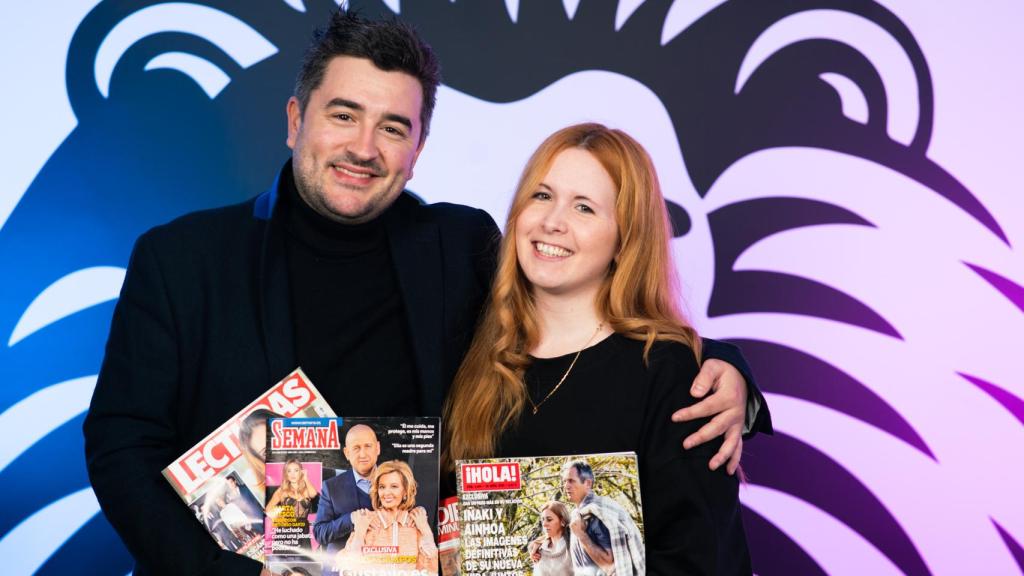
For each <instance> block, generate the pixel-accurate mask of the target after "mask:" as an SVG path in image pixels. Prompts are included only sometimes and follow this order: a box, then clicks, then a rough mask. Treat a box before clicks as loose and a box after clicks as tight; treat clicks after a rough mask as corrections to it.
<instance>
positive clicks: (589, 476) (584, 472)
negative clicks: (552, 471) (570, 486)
mask: <svg viewBox="0 0 1024 576" xmlns="http://www.w3.org/2000/svg"><path fill="white" fill-rule="evenodd" d="M569 468H575V469H576V474H579V477H580V482H581V483H582V482H585V481H587V480H590V483H591V485H593V483H594V469H593V468H591V467H590V464H587V463H586V462H585V461H583V460H574V461H572V462H569V463H568V464H566V465H565V471H566V472H568V471H569Z"/></svg>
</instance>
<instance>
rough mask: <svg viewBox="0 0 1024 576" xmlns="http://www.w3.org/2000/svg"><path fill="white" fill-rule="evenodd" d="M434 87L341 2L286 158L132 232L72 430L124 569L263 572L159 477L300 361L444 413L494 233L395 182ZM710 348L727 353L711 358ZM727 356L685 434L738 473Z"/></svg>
mask: <svg viewBox="0 0 1024 576" xmlns="http://www.w3.org/2000/svg"><path fill="white" fill-rule="evenodd" d="M438 82H439V76H438V64H437V60H436V58H435V57H434V55H433V53H432V51H431V50H430V48H429V46H427V45H425V44H424V43H423V42H422V41H421V40H419V38H417V37H416V35H415V34H414V33H413V32H412V31H411V30H410V29H409V28H407V27H406V26H404V25H402V24H400V23H397V22H367V21H363V20H361V19H359V18H357V17H354V16H352V15H350V14H347V13H345V12H343V11H339V12H338V13H337V14H336V15H335V16H334V17H333V18H332V20H331V22H330V23H329V25H328V26H327V27H326V29H325V30H322V31H320V32H318V33H317V35H316V36H315V37H314V39H313V43H312V45H311V46H310V48H309V50H308V51H307V54H306V56H305V58H304V61H303V63H302V66H301V70H300V73H299V76H298V79H297V82H296V86H295V96H294V97H292V98H291V99H290V100H289V101H288V104H287V109H286V112H287V119H288V139H287V142H288V145H289V146H290V147H291V148H292V151H293V154H292V159H291V161H290V162H288V163H286V164H285V166H284V167H283V168H282V170H281V173H280V175H279V177H278V179H277V181H276V182H275V183H274V185H273V186H272V187H271V188H270V190H268V191H267V192H265V193H264V194H261V195H260V196H258V197H256V198H254V199H252V200H250V201H248V202H245V203H243V204H240V205H236V206H229V207H226V208H221V209H217V210H210V211H205V212H199V213H195V214H190V215H187V216H184V217H182V218H180V219H178V220H176V221H175V222H172V223H170V224H167V225H164V226H159V227H157V228H154V229H153V230H150V231H149V232H147V233H146V234H143V235H142V236H141V237H140V238H139V240H138V242H137V243H136V246H135V249H134V251H133V253H132V258H131V262H130V263H129V267H128V271H127V273H126V276H125V283H124V286H123V288H122V291H121V297H120V300H119V301H118V304H117V308H116V310H115V313H114V318H113V321H112V324H111V331H110V337H109V341H108V343H107V353H106V357H105V358H104V362H103V367H102V369H101V370H100V374H99V378H98V381H97V385H96V391H95V394H94V397H93V402H92V406H91V408H90V412H89V415H88V416H87V418H86V422H85V426H84V429H85V436H86V457H87V462H88V467H89V473H90V479H91V481H92V484H93V488H94V489H95V492H96V495H97V497H98V499H99V501H100V503H101V506H102V508H103V511H104V513H105V514H106V516H107V518H108V520H110V522H111V524H112V525H113V526H114V528H115V529H116V530H117V531H118V532H119V534H120V535H121V537H122V539H123V540H124V542H125V544H126V545H127V547H128V549H129V550H130V551H131V553H132V555H133V556H134V557H135V559H136V561H137V567H136V570H135V574H136V575H137V576H145V575H147V574H156V573H175V574H181V573H183V574H246V575H250V576H255V574H258V573H259V565H258V564H257V563H255V562H253V561H251V560H249V559H246V558H243V557H241V556H238V555H235V554H231V553H227V552H224V551H222V550H220V549H218V548H217V547H216V545H215V544H214V543H213V540H212V539H211V538H210V536H209V535H208V534H207V533H206V532H205V531H204V530H203V529H202V527H201V526H198V525H197V523H196V522H195V520H194V519H193V518H192V517H191V515H190V514H189V512H188V508H187V507H185V506H183V505H182V503H181V501H180V500H178V498H177V497H176V496H175V494H174V492H173V491H172V490H171V489H170V487H169V486H168V485H167V483H166V482H165V481H164V479H163V478H162V476H161V475H160V473H159V472H160V470H161V469H162V468H164V467H165V466H166V465H167V464H168V463H169V462H171V461H173V460H174V459H175V458H176V457H178V456H179V455H180V454H181V453H182V452H184V451H185V450H187V449H188V448H190V447H191V446H192V445H194V444H195V443H196V442H197V441H199V440H200V439H202V438H203V437H204V436H205V435H206V434H208V433H209V432H210V431H211V430H213V429H215V428H216V427H217V426H219V425H220V424H221V423H223V422H224V421H225V420H227V419H228V418H229V417H230V416H232V415H233V414H234V413H235V412H237V410H238V409H239V408H240V407H241V406H244V405H245V404H246V403H248V402H250V401H251V399H252V398H255V397H257V396H258V395H259V394H261V393H262V392H263V391H264V390H265V388H266V387H267V386H268V385H269V383H272V382H276V381H278V380H279V379H280V378H281V377H283V376H284V375H285V374H287V373H288V372H290V371H291V370H293V369H294V368H295V367H296V366H299V365H301V366H302V367H303V368H304V370H305V372H306V373H307V374H308V375H309V376H310V378H311V380H312V381H314V382H316V383H317V387H318V388H319V389H320V391H321V392H322V393H323V395H324V397H325V399H326V400H327V402H328V403H329V404H330V405H331V406H333V407H335V409H336V410H338V411H339V412H342V413H345V414H361V415H391V416H403V415H438V414H440V413H441V403H442V401H443V399H444V396H445V394H446V391H447V388H448V385H449V383H450V382H451V381H452V378H453V377H454V375H455V371H456V370H457V369H458V366H459V363H460V362H461V360H462V357H463V355H464V353H465V351H466V348H467V346H468V343H469V341H470V339H471V338H472V331H473V327H474V326H475V324H476V320H477V315H478V313H479V311H480V308H481V304H482V303H483V300H484V298H485V296H486V293H487V289H488V285H489V283H490V279H491V276H492V274H493V272H494V265H495V253H494V251H495V244H494V242H495V240H496V239H497V237H498V235H499V231H498V228H497V226H496V225H495V224H494V221H493V220H492V219H491V218H490V216H488V215H487V214H486V213H485V212H483V211H481V210H475V209H471V208H468V207H464V206H456V205H450V204H436V205H421V204H419V203H418V202H417V201H416V200H415V199H414V198H413V197H412V196H411V195H409V194H404V193H403V189H404V186H405V183H406V182H407V181H408V180H409V179H410V178H411V177H412V176H413V169H414V167H415V164H416V160H417V158H418V157H419V154H420V152H421V151H422V149H423V145H424V142H425V140H426V135H427V131H428V128H429V125H430V117H431V113H432V111H433V108H434V101H435V97H436V91H437V85H438ZM711 348H712V346H708V349H711ZM723 355H724V356H725V357H730V361H731V362H734V363H737V362H738V363H741V364H742V359H740V358H739V357H738V355H737V354H735V353H734V352H732V351H730V350H729V349H724V350H723V349H722V348H719V353H710V354H708V355H707V356H711V357H714V356H719V357H722V356H723ZM730 355H731V356H730ZM706 364H707V365H709V366H713V367H714V368H715V369H716V370H718V372H719V373H721V371H722V370H723V368H722V367H723V366H724V364H722V363H717V364H716V363H714V362H710V361H709V362H708V363H706ZM728 370H729V371H727V373H726V374H727V375H726V376H725V377H723V378H720V379H718V382H720V384H719V389H718V391H717V392H716V393H715V394H713V395H711V397H709V398H708V399H707V400H705V401H704V402H702V403H700V404H698V405H696V406H692V407H690V408H688V409H687V410H688V412H687V414H688V415H689V416H691V417H700V416H707V415H711V414H713V413H716V412H721V414H719V415H718V416H716V417H715V419H714V420H712V423H711V424H710V425H709V426H705V428H704V429H702V430H703V431H702V432H699V433H698V435H697V437H696V438H691V439H688V440H687V442H688V443H689V442H695V443H699V442H700V441H703V440H707V439H709V438H711V437H717V436H718V435H720V434H721V433H722V432H724V431H726V430H727V429H728V430H729V431H730V434H729V436H728V437H727V440H726V442H725V443H724V444H723V447H722V451H721V452H720V453H719V454H718V455H716V456H715V459H716V460H713V461H712V463H711V464H712V465H720V464H724V463H725V462H726V460H729V462H728V465H729V466H730V467H734V466H735V465H736V463H737V462H738V457H739V452H738V446H739V445H740V440H739V428H740V427H741V426H742V422H743V415H744V412H745V406H746V402H745V395H746V387H745V386H744V385H743V384H742V382H743V378H741V377H739V375H738V373H737V372H736V370H735V369H731V368H729V369H728ZM714 376H715V372H714V371H709V372H702V375H701V376H699V377H698V382H697V383H695V387H700V388H703V389H704V391H705V392H706V391H707V390H708V389H709V388H710V386H711V382H712V380H715V378H714ZM746 376H749V375H748V374H747V375H746ZM747 380H748V381H749V377H748V378H747ZM370 383H372V385H369V384H370ZM755 392H756V389H755ZM723 410H724V411H723ZM758 418H759V420H763V421H764V422H765V428H764V429H765V430H770V425H769V424H768V420H767V415H766V411H765V410H763V409H762V410H761V411H760V412H759V415H758ZM152 517H159V518H161V522H159V523H157V524H156V525H154V524H152V523H151V522H149V519H150V518H152Z"/></svg>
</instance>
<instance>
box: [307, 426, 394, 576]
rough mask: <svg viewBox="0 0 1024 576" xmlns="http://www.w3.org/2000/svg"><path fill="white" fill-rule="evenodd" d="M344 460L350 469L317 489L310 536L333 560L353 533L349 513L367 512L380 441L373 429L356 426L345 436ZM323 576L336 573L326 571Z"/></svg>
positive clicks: (370, 505)
mask: <svg viewBox="0 0 1024 576" xmlns="http://www.w3.org/2000/svg"><path fill="white" fill-rule="evenodd" d="M343 452H344V453H345V459H346V460H348V463H349V464H351V465H352V469H351V470H348V471H345V472H343V473H341V474H339V475H337V476H335V477H334V478H329V479H327V480H325V481H324V483H323V485H322V486H321V487H320V506H319V508H317V511H316V523H315V524H314V525H313V535H314V536H315V537H316V541H317V542H319V543H320V548H321V550H324V551H325V552H326V554H327V557H328V558H333V557H334V556H335V555H336V554H337V553H338V552H339V551H340V550H341V549H342V548H344V547H345V542H346V541H347V540H348V536H349V534H351V533H352V526H353V524H352V512H355V511H356V510H364V509H365V510H369V509H371V508H372V504H371V502H370V476H371V475H373V470H374V468H376V467H377V457H378V456H380V442H379V441H378V440H377V435H376V434H375V433H374V431H373V428H370V427H369V426H366V425H364V424H357V425H355V426H353V427H352V428H350V429H349V431H348V433H347V434H345V447H344V448H343ZM324 566H325V571H324V575H325V576H327V575H328V574H336V572H334V571H333V570H327V569H326V567H327V566H328V564H324Z"/></svg>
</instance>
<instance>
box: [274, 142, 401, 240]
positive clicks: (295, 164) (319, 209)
mask: <svg viewBox="0 0 1024 576" xmlns="http://www.w3.org/2000/svg"><path fill="white" fill-rule="evenodd" d="M345 162H347V163H349V164H352V165H354V166H360V167H365V168H370V169H372V170H373V172H374V174H375V175H376V176H377V177H379V178H387V176H388V174H386V173H384V170H383V169H382V168H381V167H380V166H379V165H378V164H377V163H376V162H373V161H365V160H358V159H355V158H352V157H351V156H349V155H346V156H345ZM314 163H315V162H314ZM330 164H331V163H330V162H328V163H327V166H326V167H325V168H324V174H327V171H329V170H330V169H331V168H330ZM292 175H293V178H294V180H295V189H296V190H297V191H298V193H299V198H301V199H302V201H303V202H305V203H306V205H307V206H309V207H310V208H312V209H313V210H314V211H315V212H316V213H317V214H320V215H321V216H323V217H324V218H327V219H328V220H331V221H332V222H337V223H338V224H345V225H353V224H365V223H366V222H369V221H370V220H375V219H376V218H379V217H380V215H381V214H383V213H384V212H385V211H386V210H387V209H388V208H389V207H390V206H384V207H379V204H380V202H381V200H383V199H384V198H386V197H388V196H390V195H391V192H392V191H391V190H387V191H385V194H383V195H375V196H371V197H369V198H367V199H366V203H365V204H364V205H363V207H362V209H361V210H360V211H359V213H358V214H355V215H350V214H340V213H338V212H336V211H334V209H332V208H331V204H330V202H328V201H327V193H326V192H325V191H324V184H323V181H322V180H321V179H320V178H318V177H317V174H316V168H315V166H314V167H313V168H312V169H310V170H306V167H305V166H304V163H303V161H302V160H301V159H300V158H298V157H296V156H294V155H293V156H292ZM395 183H396V184H397V181H396V182H395ZM404 185H405V183H404V182H403V183H402V186H403V187H404ZM397 198H398V196H397V195H395V199H397ZM375 212H376V216H374V217H373V218H369V219H365V220H364V218H366V216H368V215H370V214H374V213H375Z"/></svg>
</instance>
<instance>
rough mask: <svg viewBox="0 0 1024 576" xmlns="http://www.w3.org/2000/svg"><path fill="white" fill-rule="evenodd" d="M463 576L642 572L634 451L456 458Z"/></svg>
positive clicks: (578, 575)
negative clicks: (476, 458)
mask: <svg viewBox="0 0 1024 576" xmlns="http://www.w3.org/2000/svg"><path fill="white" fill-rule="evenodd" d="M457 472H458V473H457V477H456V481H457V483H458V494H459V510H458V521H459V544H460V553H461V571H460V573H461V574H462V575H463V576H497V575H499V574H500V575H502V576H520V575H522V576H596V575H604V574H627V575H628V574H644V573H645V571H646V567H645V560H644V555H645V553H644V532H643V530H644V528H643V515H642V512H641V510H642V507H641V500H640V482H639V475H638V472H637V460H636V455H635V454H633V453H616V454H589V455H576V456H546V457H535V458H502V459H486V460H465V461H460V462H459V463H458V466H457Z"/></svg>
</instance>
